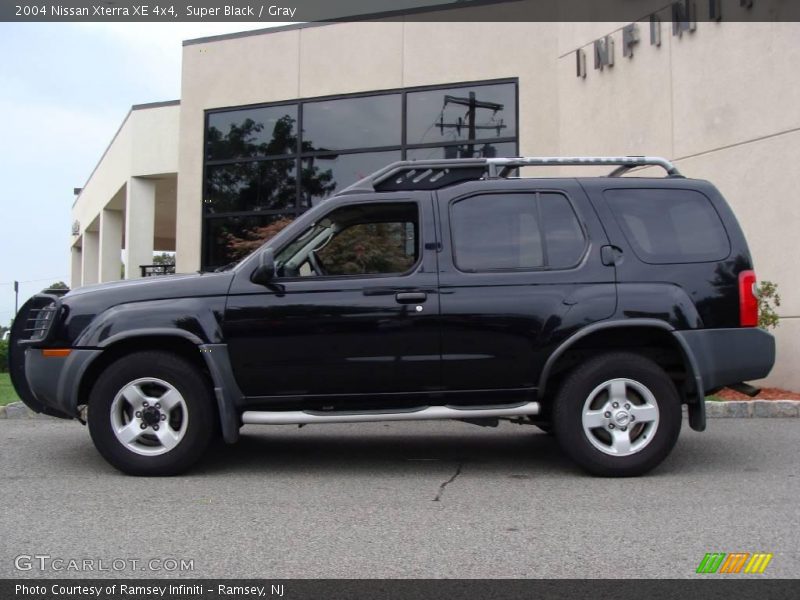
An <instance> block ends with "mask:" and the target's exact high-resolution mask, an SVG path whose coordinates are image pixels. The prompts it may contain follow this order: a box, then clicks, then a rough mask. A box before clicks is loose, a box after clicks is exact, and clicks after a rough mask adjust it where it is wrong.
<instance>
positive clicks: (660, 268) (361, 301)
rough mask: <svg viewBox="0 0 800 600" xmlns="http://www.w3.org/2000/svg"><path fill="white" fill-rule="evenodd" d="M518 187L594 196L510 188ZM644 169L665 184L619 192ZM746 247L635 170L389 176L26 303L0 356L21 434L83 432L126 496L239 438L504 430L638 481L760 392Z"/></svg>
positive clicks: (405, 171) (686, 188)
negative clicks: (259, 433) (242, 231)
mask: <svg viewBox="0 0 800 600" xmlns="http://www.w3.org/2000/svg"><path fill="white" fill-rule="evenodd" d="M537 165H613V166H615V167H616V168H615V169H614V171H613V172H612V173H611V174H610V175H609V176H605V177H581V178H553V179H544V178H533V179H526V178H519V177H517V176H516V173H517V172H518V169H520V168H523V167H528V166H537ZM642 166H650V167H662V168H664V169H665V170H666V171H667V176H666V177H664V178H656V177H648V178H640V177H620V175H622V174H623V173H624V172H626V171H628V170H629V169H631V168H634V167H642ZM755 282H756V278H755V274H754V272H753V265H752V261H751V258H750V253H749V251H748V249H747V243H746V242H745V239H744V236H743V235H742V230H741V229H740V227H739V225H738V223H737V222H736V218H735V217H734V215H733V213H732V212H731V209H730V208H729V206H728V204H727V203H726V202H725V200H724V199H723V198H722V196H721V195H720V193H719V192H718V191H717V190H716V189H715V188H714V186H713V185H711V184H710V183H708V182H705V181H698V180H693V179H686V178H684V177H682V176H681V175H680V174H679V173H678V171H677V169H676V168H675V167H674V166H673V165H672V164H671V163H669V162H668V161H666V160H664V159H660V158H649V157H619V158H498V159H468V160H450V161H417V162H399V163H394V164H392V165H389V166H388V167H386V168H384V169H382V170H380V171H378V172H376V173H373V174H372V175H370V176H369V177H366V178H365V179H363V180H361V181H359V182H357V183H356V184H353V185H352V186H350V187H349V188H347V189H345V190H343V191H341V192H339V193H338V194H336V195H335V196H333V197H332V198H330V199H328V200H326V201H325V202H323V203H321V204H320V205H318V206H316V207H315V208H313V209H312V210H309V211H308V212H306V213H305V214H303V215H302V216H301V217H300V218H298V219H297V220H296V221H295V222H294V223H292V224H291V225H290V226H288V227H287V228H286V229H284V230H283V231H281V232H280V233H279V234H278V235H276V236H275V237H274V238H273V239H271V240H268V241H267V242H266V243H265V244H264V245H263V246H262V247H261V248H260V249H259V250H257V251H255V252H254V253H253V254H251V255H250V256H248V257H247V258H245V259H244V260H242V261H241V262H240V263H239V264H237V265H235V266H234V267H232V268H231V269H229V270H227V271H223V272H215V273H204V274H195V275H185V276H177V275H176V276H168V277H162V278H149V279H144V280H138V281H127V282H119V283H113V284H105V285H95V286H87V287H83V288H80V289H77V290H75V291H72V292H69V293H67V294H66V295H63V296H58V295H55V294H48V293H45V294H40V295H37V296H34V297H33V298H31V299H30V300H29V301H28V302H27V303H26V304H25V305H24V306H23V308H22V310H21V311H20V313H19V315H18V317H17V319H16V321H15V323H14V327H13V331H12V336H11V350H10V366H11V377H12V380H13V383H14V386H15V388H16V390H17V392H18V393H19V395H20V397H21V398H22V399H23V400H24V401H25V403H26V404H27V405H28V406H30V407H31V408H32V409H33V410H35V411H37V412H43V413H46V414H48V415H52V416H56V417H62V418H66V419H71V418H77V419H81V420H83V421H86V422H88V426H89V431H90V433H91V437H92V440H93V441H94V443H95V445H96V446H97V449H98V450H99V451H100V453H101V454H102V455H103V456H104V457H105V458H106V459H107V460H108V461H109V462H110V463H111V464H112V465H114V466H116V467H117V468H119V469H121V470H122V471H125V472H127V473H134V474H170V473H178V472H180V471H183V470H185V469H186V468H188V467H189V466H190V465H191V464H192V463H194V462H195V461H196V460H197V459H198V458H199V457H200V456H201V455H202V453H203V451H204V450H205V449H206V447H207V446H208V444H209V442H210V441H211V439H212V437H213V436H214V435H215V434H216V433H217V432H221V435H222V436H223V437H224V439H225V440H226V441H227V442H230V443H232V442H235V441H236V440H237V438H238V436H239V429H240V427H241V426H242V425H243V424H248V423H260V424H308V423H320V424H322V423H342V422H362V421H392V420H394V421H399V420H415V419H461V420H465V421H469V422H470V423H477V424H480V425H496V424H497V422H498V420H500V419H508V420H512V421H515V422H518V423H531V424H535V425H539V426H540V427H541V428H543V429H545V430H550V431H552V432H553V433H554V434H555V436H556V438H557V440H558V442H559V443H560V445H561V447H562V448H563V450H564V452H565V453H566V454H568V455H569V456H570V457H571V458H572V459H573V460H574V461H575V462H576V463H577V464H578V465H580V466H581V467H583V468H584V469H585V470H587V471H588V472H590V473H593V474H597V475H621V476H624V475H637V474H641V473H644V472H646V471H648V470H650V469H652V468H653V467H655V466H656V465H658V464H659V463H660V462H661V461H662V460H664V458H665V457H666V456H667V455H668V454H669V452H670V450H671V449H672V447H673V446H674V444H675V442H676V440H677V438H678V433H679V431H680V428H681V405H684V404H685V405H687V407H688V414H689V425H690V426H691V427H692V428H693V429H695V430H698V431H701V430H703V429H704V427H705V412H704V402H703V397H704V394H706V393H709V392H711V391H713V390H716V389H718V388H720V387H722V386H724V385H730V384H736V383H738V382H742V381H746V380H750V379H758V378H762V377H764V376H766V375H767V374H768V373H769V371H770V369H771V368H772V364H773V362H774V356H775V348H774V341H773V338H772V337H771V336H770V335H769V334H768V333H766V332H765V331H762V330H761V329H759V328H757V327H756V325H757V320H758V315H757V309H758V307H757V304H758V303H757V298H756V291H755Z"/></svg>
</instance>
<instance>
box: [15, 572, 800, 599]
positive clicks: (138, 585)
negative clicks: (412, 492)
mask: <svg viewBox="0 0 800 600" xmlns="http://www.w3.org/2000/svg"><path fill="white" fill-rule="evenodd" d="M708 577H709V576H703V575H699V576H698V578H697V579H686V580H675V579H655V580H653V579H649V580H648V579H632V580H614V579H600V580H577V579H547V580H545V579H527V580H517V579H498V580H486V579H468V580H452V579H449V580H430V579H427V580H407V579H401V580H387V579H365V580H347V579H333V580H326V579H300V580H280V579H274V580H270V579H253V580H221V579H220V580H214V579H174V580H162V579H151V580H135V579H97V580H89V579H75V580H69V579H39V580H30V579H27V580H19V579H18V580H8V579H6V580H0V598H2V599H3V600H12V599H13V600H23V599H24V600H87V599H89V598H95V599H98V600H158V599H164V600H234V599H236V600H247V599H251V598H268V599H271V600H361V599H364V600H428V599H437V600H439V599H442V600H444V599H449V598H453V599H459V600H461V599H464V600H483V599H486V600H490V599H491V600H534V599H536V600H539V599H542V600H545V599H550V598H556V599H563V600H573V599H575V600H577V599H581V598H591V599H592V600H606V599H608V600H612V599H613V600H625V599H628V598H630V599H637V600H642V599H645V600H662V599H664V600H665V599H671V598H681V599H683V598H691V599H695V598H698V599H699V598H702V599H703V600H739V599H742V600H744V599H745V598H746V599H757V600H783V599H786V600H790V599H791V600H795V599H796V598H797V597H798V595H799V594H800V581H799V580H796V579H795V580H792V579H774V580H763V579H743V578H741V577H737V576H731V577H728V578H716V577H714V578H708ZM712 577H713V576H712Z"/></svg>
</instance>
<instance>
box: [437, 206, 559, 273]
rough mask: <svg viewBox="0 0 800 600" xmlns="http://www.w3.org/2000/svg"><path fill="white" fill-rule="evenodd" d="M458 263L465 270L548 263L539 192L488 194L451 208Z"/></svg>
mask: <svg viewBox="0 0 800 600" xmlns="http://www.w3.org/2000/svg"><path fill="white" fill-rule="evenodd" d="M451 227H452V234H453V249H454V253H455V262H456V266H458V268H459V269H460V270H462V271H492V270H497V269H534V268H540V267H543V266H544V251H543V248H542V238H541V235H540V234H539V218H538V210H537V206H536V195H535V194H507V195H495V194H484V195H480V196H473V197H471V198H466V199H464V200H459V201H458V202H456V203H455V204H453V206H452V209H451Z"/></svg>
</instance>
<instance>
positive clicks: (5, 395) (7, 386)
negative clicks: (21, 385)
mask: <svg viewBox="0 0 800 600" xmlns="http://www.w3.org/2000/svg"><path fill="white" fill-rule="evenodd" d="M17 400H19V398H17V393H16V392H15V391H14V386H13V385H11V376H10V375H9V374H8V373H0V406H5V405H6V404H11V403H12V402H16V401H17Z"/></svg>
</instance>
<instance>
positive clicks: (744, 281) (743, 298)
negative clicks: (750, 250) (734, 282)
mask: <svg viewBox="0 0 800 600" xmlns="http://www.w3.org/2000/svg"><path fill="white" fill-rule="evenodd" d="M739 325H740V326H742V327H755V326H756V325H758V296H757V295H756V273H755V271H742V272H741V273H739Z"/></svg>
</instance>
